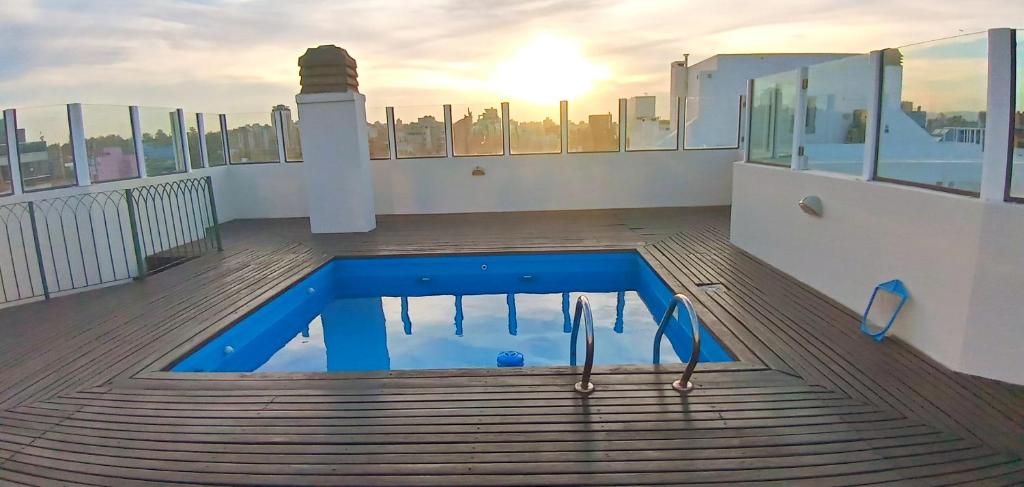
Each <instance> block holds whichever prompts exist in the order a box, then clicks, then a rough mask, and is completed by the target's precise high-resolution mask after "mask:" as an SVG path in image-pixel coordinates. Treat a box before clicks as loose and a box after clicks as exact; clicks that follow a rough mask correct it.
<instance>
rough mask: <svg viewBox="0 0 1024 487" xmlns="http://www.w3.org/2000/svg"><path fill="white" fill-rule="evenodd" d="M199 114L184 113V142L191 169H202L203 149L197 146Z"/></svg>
mask: <svg viewBox="0 0 1024 487" xmlns="http://www.w3.org/2000/svg"><path fill="white" fill-rule="evenodd" d="M199 138H200V137H199V114H198V113H195V112H185V141H187V142H188V162H189V165H191V166H192V169H202V168H203V148H202V146H200V145H199Z"/></svg>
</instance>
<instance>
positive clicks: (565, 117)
mask: <svg viewBox="0 0 1024 487" xmlns="http://www.w3.org/2000/svg"><path fill="white" fill-rule="evenodd" d="M558 136H559V137H558V138H559V139H561V143H562V147H561V153H562V154H568V153H569V102H568V101H566V100H562V101H560V102H558Z"/></svg>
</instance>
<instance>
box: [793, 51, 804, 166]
mask: <svg viewBox="0 0 1024 487" xmlns="http://www.w3.org/2000/svg"><path fill="white" fill-rule="evenodd" d="M807 86H808V79H807V67H806V66H805V67H802V68H800V69H797V70H796V102H795V104H794V106H793V142H792V147H791V148H790V160H789V168H790V169H793V170H795V171H802V170H804V169H807V158H806V157H805V156H804V130H805V129H806V128H807V127H806V125H807Z"/></svg>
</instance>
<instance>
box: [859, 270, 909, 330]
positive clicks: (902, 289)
mask: <svg viewBox="0 0 1024 487" xmlns="http://www.w3.org/2000/svg"><path fill="white" fill-rule="evenodd" d="M878 291H883V292H887V293H889V294H892V295H894V296H896V297H897V298H899V300H900V301H899V303H898V304H897V305H896V309H895V310H894V311H893V312H892V316H890V317H889V320H888V322H886V324H885V326H883V327H882V328H881V329H880V330H878V331H872V330H871V328H869V327H868V313H870V312H871V307H872V306H874V304H875V298H876V297H877V296H878ZM909 297H910V293H909V292H908V291H907V287H906V286H904V285H903V281H900V280H899V279H893V280H891V281H886V282H883V283H881V284H879V285H877V286H875V290H874V291H872V292H871V299H870V300H869V301H868V307H867V309H865V310H864V317H863V318H861V320H860V331H862V332H864V334H866V335H869V336H870V337H871V338H874V339H875V341H876V342H880V341H882V340H883V339H885V334H886V333H887V332H888V331H889V328H892V324H893V322H895V321H896V315H898V314H900V310H901V309H903V305H904V304H906V303H907V298H909Z"/></svg>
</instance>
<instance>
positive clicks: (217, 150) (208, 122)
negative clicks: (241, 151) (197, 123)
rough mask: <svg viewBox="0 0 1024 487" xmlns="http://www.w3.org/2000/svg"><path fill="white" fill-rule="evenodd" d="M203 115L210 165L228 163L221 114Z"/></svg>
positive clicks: (207, 155)
mask: <svg viewBox="0 0 1024 487" xmlns="http://www.w3.org/2000/svg"><path fill="white" fill-rule="evenodd" d="M202 117H203V129H204V132H205V133H204V134H203V137H204V138H205V139H206V160H207V161H209V163H210V167H213V166H223V165H225V164H227V163H228V161H227V159H226V158H225V155H226V151H225V150H224V132H223V131H222V130H221V126H220V115H219V114H216V113H204V114H202Z"/></svg>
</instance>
